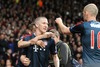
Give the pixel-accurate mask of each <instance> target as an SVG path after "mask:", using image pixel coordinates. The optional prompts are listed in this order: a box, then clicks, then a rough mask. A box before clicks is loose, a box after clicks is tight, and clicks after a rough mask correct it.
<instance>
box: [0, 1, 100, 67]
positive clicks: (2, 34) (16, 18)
mask: <svg viewBox="0 0 100 67" xmlns="http://www.w3.org/2000/svg"><path fill="white" fill-rule="evenodd" d="M88 3H95V4H96V5H97V6H98V8H99V9H100V1H99V0H0V67H5V66H6V67H7V66H9V65H12V66H14V67H15V66H16V64H17V62H18V56H19V49H18V47H17V42H18V40H19V38H20V36H21V35H22V33H23V31H25V30H26V31H27V32H28V31H29V24H31V23H32V22H33V21H34V19H35V18H36V17H38V16H46V17H47V18H48V21H49V29H52V28H56V29H58V28H57V25H56V24H55V16H56V15H57V14H60V15H61V17H62V19H63V22H64V24H65V25H66V26H73V25H75V24H76V23H78V22H82V21H83V19H82V10H83V7H84V6H85V5H87V4H88ZM99 14H100V12H99ZM97 20H98V21H99V20H100V16H99V15H98V17H97ZM58 30H59V29H58ZM61 40H63V41H64V42H66V43H67V44H68V45H70V47H71V50H72V51H73V57H74V58H75V59H76V60H78V61H79V63H81V64H82V59H81V52H82V44H81V42H80V34H74V35H64V34H63V35H62V34H61Z"/></svg>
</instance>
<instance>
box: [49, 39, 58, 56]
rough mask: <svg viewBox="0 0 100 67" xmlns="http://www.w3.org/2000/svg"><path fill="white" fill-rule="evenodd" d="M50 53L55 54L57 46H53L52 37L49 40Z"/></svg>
mask: <svg viewBox="0 0 100 67" xmlns="http://www.w3.org/2000/svg"><path fill="white" fill-rule="evenodd" d="M50 53H51V54H53V55H54V54H57V46H55V42H54V40H53V39H51V42H50Z"/></svg>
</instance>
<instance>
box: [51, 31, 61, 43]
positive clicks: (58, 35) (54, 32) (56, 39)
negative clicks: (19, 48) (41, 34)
mask: <svg viewBox="0 0 100 67" xmlns="http://www.w3.org/2000/svg"><path fill="white" fill-rule="evenodd" d="M50 32H52V33H53V34H54V36H53V39H54V41H55V43H57V42H58V41H59V40H60V34H59V32H58V31H57V30H56V29H51V30H50Z"/></svg>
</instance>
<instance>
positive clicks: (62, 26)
mask: <svg viewBox="0 0 100 67" xmlns="http://www.w3.org/2000/svg"><path fill="white" fill-rule="evenodd" d="M55 22H56V23H57V24H58V26H59V28H60V30H61V32H62V33H65V34H70V33H71V32H70V30H69V27H66V26H65V25H64V24H63V22H62V19H61V18H60V17H59V18H56V20H55Z"/></svg>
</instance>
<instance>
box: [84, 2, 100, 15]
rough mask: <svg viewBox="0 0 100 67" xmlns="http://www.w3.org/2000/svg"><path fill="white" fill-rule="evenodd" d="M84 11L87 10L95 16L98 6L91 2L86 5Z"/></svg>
mask: <svg viewBox="0 0 100 67" xmlns="http://www.w3.org/2000/svg"><path fill="white" fill-rule="evenodd" d="M84 11H88V12H89V13H90V14H91V15H92V16H97V14H98V8H97V6H96V5H95V4H93V3H91V4H88V5H86V6H85V7H84Z"/></svg>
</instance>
